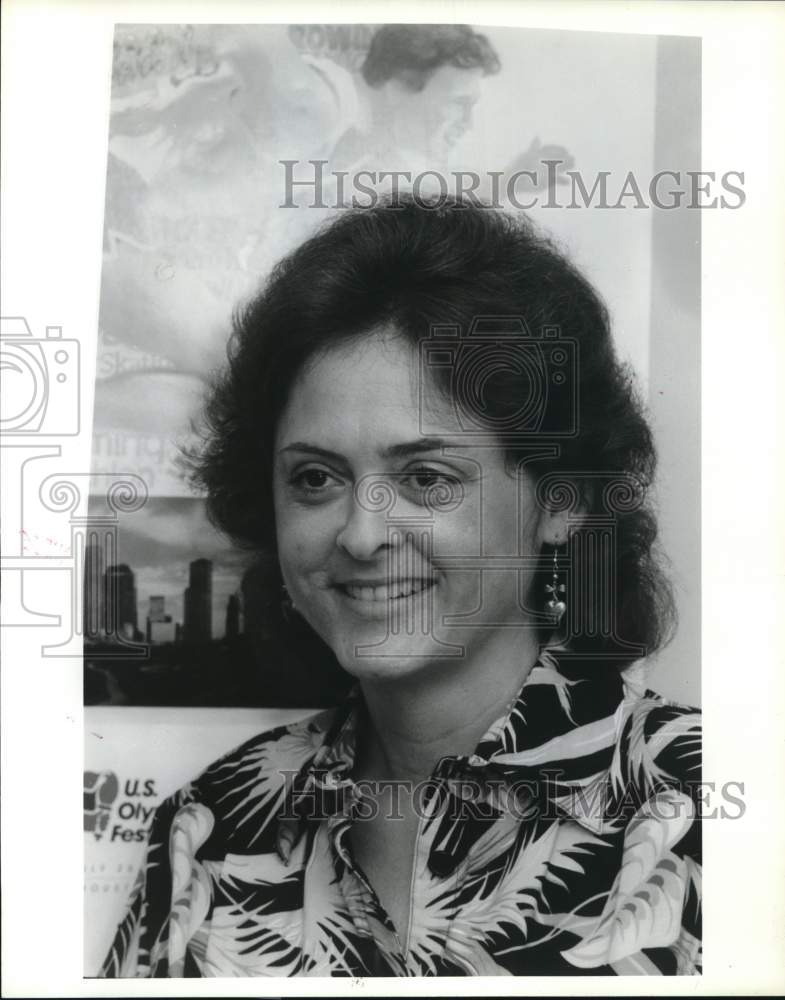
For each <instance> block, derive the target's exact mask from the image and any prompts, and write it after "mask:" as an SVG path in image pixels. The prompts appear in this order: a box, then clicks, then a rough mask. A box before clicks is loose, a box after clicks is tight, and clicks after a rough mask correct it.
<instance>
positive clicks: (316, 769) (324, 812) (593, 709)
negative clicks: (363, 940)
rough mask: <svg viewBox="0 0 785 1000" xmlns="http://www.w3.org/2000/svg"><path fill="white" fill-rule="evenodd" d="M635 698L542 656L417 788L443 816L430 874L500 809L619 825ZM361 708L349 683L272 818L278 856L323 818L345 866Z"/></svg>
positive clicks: (440, 870) (618, 683)
mask: <svg viewBox="0 0 785 1000" xmlns="http://www.w3.org/2000/svg"><path fill="white" fill-rule="evenodd" d="M641 693H642V692H641V691H639V690H636V689H635V688H634V687H628V686H627V685H625V683H624V680H623V676H622V675H621V674H620V673H619V672H618V671H616V670H615V669H613V668H611V669H607V668H606V669H598V671H597V675H596V676H595V677H591V678H581V679H579V680H570V679H568V678H567V677H565V676H564V675H563V674H562V673H560V672H559V670H558V666H557V661H556V659H555V657H554V656H553V655H551V654H549V653H547V652H544V653H542V654H541V655H540V658H539V659H538V661H537V663H536V664H535V666H534V667H533V668H532V669H531V671H530V672H529V674H528V676H527V678H526V681H525V683H524V684H523V686H522V688H521V690H520V692H519V694H518V695H517V697H516V698H515V699H514V700H513V702H512V703H511V705H510V706H509V707H508V710H507V711H506V712H505V714H504V715H502V716H501V717H500V718H499V719H497V720H496V722H494V723H493V725H492V726H491V727H490V728H489V729H488V731H487V732H486V734H485V735H484V736H483V737H482V739H481V740H480V742H479V743H478V744H477V747H476V749H475V751H474V753H472V754H470V755H468V756H460V757H443V758H442V759H441V760H440V761H439V762H438V764H437V766H436V768H435V769H434V772H433V774H432V775H431V778H430V779H429V780H428V782H426V783H425V785H424V786H423V788H422V792H421V794H422V797H421V799H420V800H419V801H420V803H421V805H422V807H423V808H424V810H425V812H426V813H427V814H429V815H439V816H441V817H442V820H441V828H440V829H439V831H438V833H437V835H436V837H435V838H434V843H433V848H432V850H431V855H430V858H429V867H430V869H431V871H432V872H433V874H434V875H439V876H445V875H448V874H450V873H451V872H452V871H453V870H455V868H456V867H457V866H458V865H459V864H460V862H461V861H462V860H463V859H464V857H465V854H466V853H467V851H468V849H469V846H470V845H471V843H472V842H473V841H474V839H475V838H476V833H477V831H476V830H474V829H473V827H474V826H476V825H477V824H483V825H485V824H487V823H488V822H489V821H493V820H494V819H496V818H498V817H499V816H501V815H502V814H503V813H504V812H505V811H506V812H513V813H514V814H515V815H516V816H517V817H518V818H520V819H522V820H526V821H528V820H534V819H538V818H539V819H544V820H548V819H551V820H552V819H558V818H560V817H561V818H569V819H573V820H575V821H576V822H578V823H580V824H581V825H582V826H584V827H585V828H586V829H588V830H590V831H591V832H592V833H595V834H600V833H602V832H606V831H607V832H611V831H612V830H614V829H616V828H619V827H620V825H622V820H621V819H620V817H619V811H618V809H617V810H616V811H615V812H614V810H610V809H609V808H608V806H609V801H610V800H611V799H612V798H614V794H613V788H614V782H613V771H614V764H616V765H617V766H618V755H619V746H620V742H621V735H622V730H623V727H624V725H625V722H626V721H627V719H628V714H629V713H628V711H627V709H628V707H629V705H630V704H631V703H632V702H634V701H637V700H638V699H639V698H640V696H641ZM645 694H647V695H649V694H651V692H648V691H647V692H645ZM362 708H363V706H362V694H361V692H360V689H359V686H355V688H354V689H353V690H352V691H351V692H350V694H349V696H348V697H347V699H346V701H345V702H344V704H343V705H342V706H341V707H340V708H339V709H337V710H330V713H331V714H332V715H333V718H332V722H331V724H330V725H329V726H328V728H327V729H326V730H325V733H324V738H323V740H322V742H321V745H320V747H319V748H318V750H317V752H316V754H315V755H314V756H313V757H312V758H311V760H310V761H309V762H308V763H307V764H306V765H305V766H304V767H303V768H302V769H301V770H300V772H299V773H298V774H297V775H296V776H295V777H294V779H293V781H292V784H291V786H290V788H289V791H288V794H287V797H286V806H285V809H284V810H283V812H282V814H281V816H282V818H281V819H279V821H278V836H277V844H278V853H279V854H280V855H281V857H282V858H283V857H285V856H288V854H289V851H290V849H291V846H292V845H293V844H295V843H296V842H297V841H298V840H299V839H300V837H301V836H302V835H303V833H304V831H305V829H306V828H307V826H308V824H309V823H313V822H321V821H326V822H327V825H328V830H329V832H330V835H331V839H332V841H333V844H334V846H335V847H336V850H337V851H338V853H339V855H341V856H343V857H344V860H345V861H347V862H349V861H350V859H349V858H348V857H347V856H345V855H347V852H348V847H347V843H346V832H347V830H348V828H349V827H350V826H351V824H352V822H353V821H354V819H355V818H356V816H357V810H358V808H360V807H361V803H362V799H363V791H362V783H361V782H360V783H357V784H356V783H355V782H354V781H353V780H352V778H351V776H350V775H351V770H352V766H353V763H354V750H355V742H356V737H357V729H358V722H359V719H360V713H361V711H362ZM616 777H617V778H618V777H619V775H616ZM617 784H618V782H617ZM418 794H420V792H419V790H418ZM448 798H451V800H452V801H450V802H448V803H447V804H448V805H449V807H450V808H447V809H444V808H443V807H444V805H445V800H447V799H448ZM615 798H616V800H617V805H618V796H616V797H615Z"/></svg>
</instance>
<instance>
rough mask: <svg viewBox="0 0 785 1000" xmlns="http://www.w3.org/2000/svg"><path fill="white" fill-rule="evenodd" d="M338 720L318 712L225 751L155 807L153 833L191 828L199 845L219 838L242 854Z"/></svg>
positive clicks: (330, 712)
mask: <svg viewBox="0 0 785 1000" xmlns="http://www.w3.org/2000/svg"><path fill="white" fill-rule="evenodd" d="M337 715H338V709H327V710H325V711H321V712H317V713H314V714H313V715H309V716H307V717H306V718H304V719H300V720H298V721H296V722H293V723H289V724H286V725H280V726H276V727H274V728H272V729H267V730H264V731H263V732H260V733H258V734H257V735H256V736H252V737H251V738H250V739H247V740H245V742H243V743H241V744H240V745H239V746H237V747H234V748H233V749H231V750H229V751H228V752H227V753H225V754H223V756H221V757H219V758H218V759H217V760H215V761H213V763H211V764H210V765H209V766H208V767H206V768H205V769H204V770H203V771H202V772H201V773H200V774H199V775H198V776H196V777H195V778H194V779H193V780H192V781H190V782H188V783H187V784H186V785H183V786H182V787H181V788H179V789H178V790H177V791H176V792H175V793H174V794H173V795H170V796H169V797H168V798H167V799H165V800H164V801H163V802H162V803H161V804H160V806H159V807H158V809H157V811H156V820H155V823H154V831H153V833H154V834H155V828H156V827H157V828H158V830H159V831H161V833H163V832H164V830H168V829H169V828H170V827H172V826H173V825H175V826H178V827H179V826H182V825H185V826H188V825H189V824H190V825H192V826H198V827H199V828H200V829H204V830H205V834H206V836H205V837H203V838H201V839H202V840H203V842H204V840H206V839H207V838H209V839H218V840H220V841H223V842H225V843H226V844H227V845H228V844H229V842H232V843H234V847H235V849H237V850H241V849H243V843H242V842H243V838H244V837H245V835H246V834H247V833H248V832H249V831H251V830H252V831H254V832H256V833H258V831H259V830H260V829H261V827H263V826H267V825H268V824H270V823H271V821H272V820H273V819H274V818H275V817H276V816H277V814H278V811H279V810H280V807H281V806H282V805H283V802H284V797H285V794H286V792H287V790H288V789H289V787H290V786H291V784H292V781H293V779H294V777H295V775H296V774H298V773H299V772H300V771H301V770H302V769H303V768H306V767H307V766H308V765H309V764H310V763H311V762H312V761H313V760H314V758H315V757H316V755H317V754H318V753H319V750H320V749H321V747H322V746H323V745H324V743H325V740H326V738H327V736H328V734H329V732H330V730H331V729H332V728H333V726H334V724H335V720H336V717H337ZM235 842H236V843H235Z"/></svg>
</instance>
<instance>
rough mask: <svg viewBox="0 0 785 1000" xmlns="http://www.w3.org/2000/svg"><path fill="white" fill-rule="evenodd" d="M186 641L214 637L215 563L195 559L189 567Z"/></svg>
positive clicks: (197, 640)
mask: <svg viewBox="0 0 785 1000" xmlns="http://www.w3.org/2000/svg"><path fill="white" fill-rule="evenodd" d="M183 627H184V632H185V641H186V642H209V641H210V640H211V639H212V637H213V564H212V562H211V561H210V560H209V559H195V560H194V561H193V562H192V563H191V565H190V568H189V574H188V587H187V588H186V591H185V622H184V626H183Z"/></svg>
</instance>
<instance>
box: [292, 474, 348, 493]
mask: <svg viewBox="0 0 785 1000" xmlns="http://www.w3.org/2000/svg"><path fill="white" fill-rule="evenodd" d="M291 483H292V486H294V488H295V489H297V490H300V491H301V492H302V493H304V494H306V495H309V496H313V495H315V494H321V493H326V492H327V490H329V489H330V487H331V486H333V485H339V482H338V480H337V479H336V477H335V476H333V475H331V474H330V473H329V472H327V471H326V470H325V469H303V470H302V471H300V472H296V473H295V474H294V475H293V476H292V478H291Z"/></svg>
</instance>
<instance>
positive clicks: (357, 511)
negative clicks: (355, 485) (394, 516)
mask: <svg viewBox="0 0 785 1000" xmlns="http://www.w3.org/2000/svg"><path fill="white" fill-rule="evenodd" d="M335 541H336V544H337V545H339V546H340V547H341V548H342V549H344V550H345V551H346V552H347V553H348V554H349V555H350V556H352V558H354V559H357V560H359V561H365V562H367V561H368V560H369V559H372V558H373V557H374V556H375V555H376V554H377V553H378V552H379V551H380V550H382V549H385V548H387V547H388V545H389V525H388V522H387V517H386V512H385V511H384V510H369V509H368V506H367V505H364V504H363V502H362V500H361V499H358V498H357V497H356V496H355V497H353V498H352V505H351V507H350V509H349V512H348V515H347V518H346V521H345V523H344V525H343V527H342V528H341V530H340V531H339V532H338V534H337V536H336V539H335Z"/></svg>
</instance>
